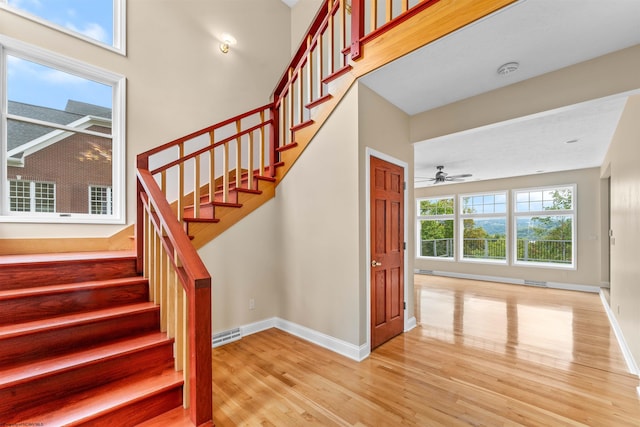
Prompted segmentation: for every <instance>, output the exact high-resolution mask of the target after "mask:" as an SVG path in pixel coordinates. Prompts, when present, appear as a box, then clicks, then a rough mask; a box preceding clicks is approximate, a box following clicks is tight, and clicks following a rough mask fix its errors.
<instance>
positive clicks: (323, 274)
mask: <svg viewBox="0 0 640 427" xmlns="http://www.w3.org/2000/svg"><path fill="white" fill-rule="evenodd" d="M354 89H355V88H352V90H351V91H350V92H349V93H348V94H347V95H346V96H345V98H343V99H342V101H341V102H340V104H339V105H338V107H337V108H336V110H335V111H334V112H333V114H332V116H331V117H330V118H329V120H328V121H327V122H325V124H324V126H323V127H322V128H321V129H320V131H319V132H318V134H317V135H316V137H315V138H314V139H313V141H312V142H311V144H309V146H308V147H307V148H306V149H305V151H304V152H303V153H302V155H301V157H300V158H299V159H298V161H297V162H296V164H295V165H294V166H293V168H292V169H291V170H290V171H289V173H288V174H287V176H285V178H284V179H283V181H282V182H281V183H280V184H279V185H278V187H277V191H276V203H277V205H278V211H279V215H280V221H281V222H280V224H281V232H282V247H281V249H280V251H279V257H280V258H281V262H282V264H283V274H282V282H281V288H280V296H279V297H280V301H281V312H280V317H281V318H282V319H284V320H287V321H290V322H294V323H296V324H298V325H302V326H305V327H307V328H310V329H313V330H315V331H317V332H320V333H323V334H326V335H329V336H331V337H334V338H337V339H339V340H343V341H345V342H348V343H351V344H355V345H359V344H362V343H363V340H362V337H361V334H360V326H361V322H362V317H363V315H362V313H361V312H360V310H359V301H360V298H361V295H360V289H361V280H362V278H361V276H360V269H359V268H358V265H359V264H358V263H359V261H360V257H359V239H360V238H361V236H360V234H359V229H360V221H361V219H360V218H359V216H358V211H359V201H358V178H359V171H358V143H357V140H358V119H357V114H358V93H357V90H354Z"/></svg>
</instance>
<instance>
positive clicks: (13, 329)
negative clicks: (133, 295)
mask: <svg viewBox="0 0 640 427" xmlns="http://www.w3.org/2000/svg"><path fill="white" fill-rule="evenodd" d="M156 310H158V306H156V305H155V304H153V303H151V302H143V303H138V304H129V305H126V306H120V307H113V308H106V309H103V310H94V311H90V312H85V313H73V314H68V315H64V316H58V317H52V318H48V319H44V320H35V321H31V322H25V323H20V324H16V325H5V326H0V339H4V338H9V337H14V336H18V335H25V334H29V333H35V332H39V331H47V330H52V329H62V328H65V327H69V326H73V325H80V324H83V323H93V322H96V321H99V320H103V319H108V318H115V317H123V316H128V315H130V314H132V313H142V312H145V311H156Z"/></svg>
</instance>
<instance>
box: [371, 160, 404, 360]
mask: <svg viewBox="0 0 640 427" xmlns="http://www.w3.org/2000/svg"><path fill="white" fill-rule="evenodd" d="M370 170H371V177H370V185H371V239H370V240H371V260H370V262H371V348H372V349H373V348H375V347H377V346H379V345H380V344H382V343H384V342H386V341H388V340H389V339H391V338H393V337H395V336H396V335H398V334H401V333H402V331H403V330H404V169H403V168H402V167H401V166H397V165H394V164H392V163H389V162H386V161H384V160H381V159H378V158H375V157H371V168H370Z"/></svg>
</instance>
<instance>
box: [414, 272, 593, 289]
mask: <svg viewBox="0 0 640 427" xmlns="http://www.w3.org/2000/svg"><path fill="white" fill-rule="evenodd" d="M414 273H416V274H426V275H431V276H443V277H453V278H455V279H469V280H483V281H485V282H498V283H509V284H511V285H523V286H532V287H536V288H551V289H564V290H568V291H582V292H593V293H598V292H600V286H596V285H580V284H576V283H560V282H536V281H532V282H535V283H544V285H542V286H539V285H536V284H530V283H527V282H529V281H527V280H524V279H516V278H512V277H500V276H483V275H480V274H467V273H454V272H449V271H436V270H421V269H416V270H415V271H414Z"/></svg>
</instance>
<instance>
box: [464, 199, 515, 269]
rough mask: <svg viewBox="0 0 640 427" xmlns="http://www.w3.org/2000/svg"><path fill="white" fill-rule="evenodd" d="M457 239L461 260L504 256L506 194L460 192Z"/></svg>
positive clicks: (491, 260) (504, 260) (502, 260)
mask: <svg viewBox="0 0 640 427" xmlns="http://www.w3.org/2000/svg"><path fill="white" fill-rule="evenodd" d="M460 223H461V225H460V229H461V232H460V235H461V237H460V239H461V245H460V247H461V248H462V259H463V260H481V261H490V262H505V263H506V260H507V251H506V236H507V194H506V193H504V192H503V193H487V194H473V195H464V196H460Z"/></svg>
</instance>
